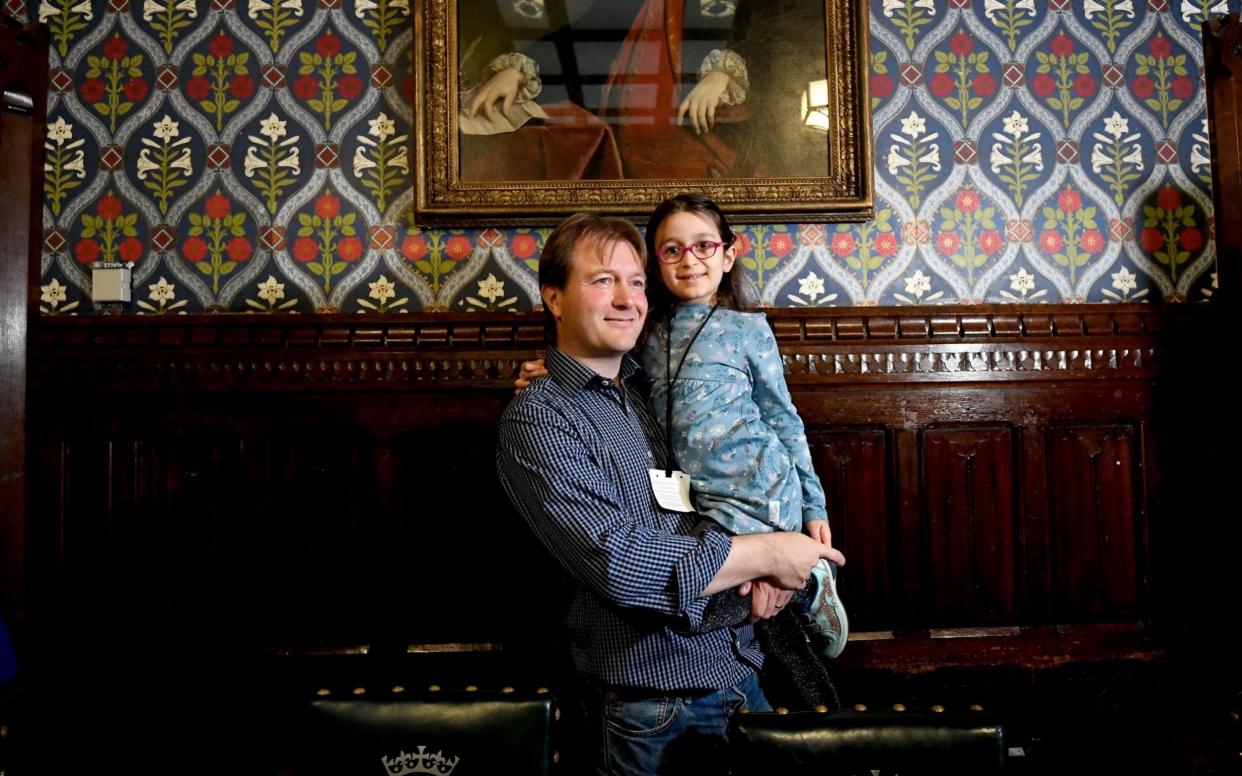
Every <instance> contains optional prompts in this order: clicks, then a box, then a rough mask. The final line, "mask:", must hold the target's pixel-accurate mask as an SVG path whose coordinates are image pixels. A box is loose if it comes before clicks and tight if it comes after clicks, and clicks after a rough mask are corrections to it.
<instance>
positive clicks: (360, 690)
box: [352, 687, 367, 695]
mask: <svg viewBox="0 0 1242 776" xmlns="http://www.w3.org/2000/svg"><path fill="white" fill-rule="evenodd" d="M352 692H353V694H354V695H366V694H367V688H365V687H355V688H354V689H353V690H352Z"/></svg>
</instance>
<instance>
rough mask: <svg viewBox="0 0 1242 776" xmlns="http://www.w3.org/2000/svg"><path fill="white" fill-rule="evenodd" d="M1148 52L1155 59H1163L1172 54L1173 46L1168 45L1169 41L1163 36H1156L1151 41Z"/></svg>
mask: <svg viewBox="0 0 1242 776" xmlns="http://www.w3.org/2000/svg"><path fill="white" fill-rule="evenodd" d="M1148 50H1149V51H1151V55H1152V56H1153V57H1155V58H1156V59H1164V58H1165V57H1167V56H1168V55H1170V54H1172V53H1173V44H1171V43H1169V39H1168V38H1166V37H1164V36H1163V35H1157V36H1156V37H1154V38H1152V39H1151V44H1150V45H1149V46H1148Z"/></svg>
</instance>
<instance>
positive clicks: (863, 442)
mask: <svg viewBox="0 0 1242 776" xmlns="http://www.w3.org/2000/svg"><path fill="white" fill-rule="evenodd" d="M807 439H808V441H809V442H810V446H811V459H812V461H813V463H814V464H815V472H816V474H818V475H819V477H820V480H821V481H822V482H823V485H824V493H825V495H826V496H827V500H828V503H827V506H828V514H829V516H830V518H831V519H830V521H829V525H830V526H832V529H833V535H832V541H833V545H834V546H836V547H838V548H840V550H841V551H842V552H843V553H845V557H846V565H845V567H844V568H843V569H842V570H841V572H840V577H839V578H840V580H841V585H842V590H849V591H850V595H849V602H848V604H849V609H848V611H849V615H850V623H851V627H853V628H854V629H864V630H867V629H876V628H887V627H892V623H893V622H895V621H896V620H897V616H898V615H897V613H896V612H895V611H894V601H893V598H894V595H895V594H894V591H893V590H892V588H891V580H890V579H889V576H890V574H889V562H890V553H891V548H890V546H889V536H890V533H891V526H890V522H891V521H890V514H891V509H890V508H889V506H888V494H889V493H890V492H891V490H890V486H891V481H890V472H889V470H890V467H889V460H890V459H891V451H890V449H889V437H888V434H887V432H886V431H885V429H883V428H865V427H864V428H850V429H831V430H830V429H827V428H823V427H811V428H808V429H807ZM843 595H844V594H843Z"/></svg>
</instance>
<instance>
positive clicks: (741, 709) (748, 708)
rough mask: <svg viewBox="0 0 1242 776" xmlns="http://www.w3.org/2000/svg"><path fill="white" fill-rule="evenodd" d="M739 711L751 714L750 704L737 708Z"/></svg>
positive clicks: (739, 712)
mask: <svg viewBox="0 0 1242 776" xmlns="http://www.w3.org/2000/svg"><path fill="white" fill-rule="evenodd" d="M737 713H738V714H749V713H750V707H749V706H743V707H742V708H740V709H738V710H737Z"/></svg>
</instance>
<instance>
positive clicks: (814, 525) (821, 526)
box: [802, 520, 832, 544]
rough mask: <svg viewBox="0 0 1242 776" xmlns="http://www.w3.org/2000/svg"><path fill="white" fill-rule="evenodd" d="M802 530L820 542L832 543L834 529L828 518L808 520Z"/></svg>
mask: <svg viewBox="0 0 1242 776" xmlns="http://www.w3.org/2000/svg"><path fill="white" fill-rule="evenodd" d="M802 530H804V531H806V535H807V536H809V537H811V538H812V539H814V540H815V541H817V542H819V543H820V544H832V529H831V528H829V527H828V521H827V520H808V521H806V522H805V523H803V524H802Z"/></svg>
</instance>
